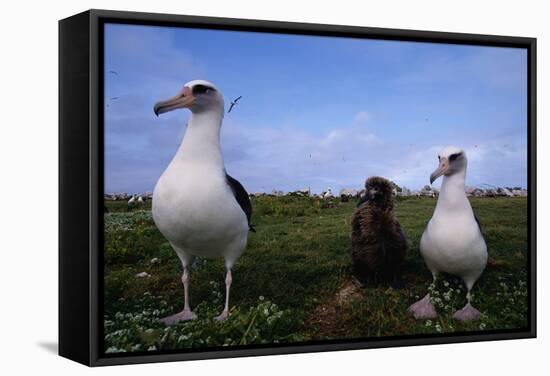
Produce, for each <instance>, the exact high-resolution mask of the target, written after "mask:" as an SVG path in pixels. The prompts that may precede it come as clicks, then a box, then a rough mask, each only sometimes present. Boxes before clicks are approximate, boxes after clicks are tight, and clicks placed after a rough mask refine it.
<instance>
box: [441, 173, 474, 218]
mask: <svg viewBox="0 0 550 376" xmlns="http://www.w3.org/2000/svg"><path fill="white" fill-rule="evenodd" d="M465 181H466V170H465V169H464V170H462V171H460V172H457V173H454V174H453V175H450V176H445V177H443V183H442V184H441V190H440V192H439V198H438V200H437V205H436V208H435V211H436V213H437V212H438V211H439V210H460V209H464V208H468V207H470V202H469V201H468V197H466V188H465Z"/></svg>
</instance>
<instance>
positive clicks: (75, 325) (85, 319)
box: [59, 10, 536, 366]
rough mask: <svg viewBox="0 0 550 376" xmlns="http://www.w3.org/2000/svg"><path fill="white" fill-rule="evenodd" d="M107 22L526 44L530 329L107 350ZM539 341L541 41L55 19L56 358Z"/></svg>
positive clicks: (112, 360) (172, 20) (205, 21)
mask: <svg viewBox="0 0 550 376" xmlns="http://www.w3.org/2000/svg"><path fill="white" fill-rule="evenodd" d="M105 22H116V23H127V24H146V25H159V26H160V25H162V26H183V27H193V28H207V29H218V30H238V31H254V32H269V33H284V34H300V35H323V36H340V37H347V38H373V39H382V40H399V41H422V42H433V43H451V44H466V45H481V46H503V47H520V48H525V49H527V55H528V80H527V82H528V84H527V90H528V104H527V106H528V175H527V176H528V188H529V195H528V231H529V236H528V245H529V252H528V267H529V281H528V288H529V318H528V319H529V327H528V328H527V329H526V330H508V331H493V332H490V333H487V332H483V333H467V334H460V333H456V334H452V335H451V334H445V335H424V336H422V337H414V336H407V337H391V338H376V339H369V340H346V341H332V342H308V343H306V344H303V345H302V344H295V345H280V346H276V345H266V346H255V347H253V346H249V347H236V348H229V347H226V348H223V349H222V348H216V349H208V350H201V349H193V350H189V351H186V352H181V351H179V352H171V353H154V354H144V353H141V354H136V355H127V354H116V355H106V354H103V353H102V351H101V346H102V335H101V328H102V319H103V313H102V302H103V300H102V280H103V278H102V270H103V269H102V247H101V244H102V236H103V235H102V231H103V223H102V216H103V128H102V127H103V109H102V103H103V99H102V96H103V70H102V61H103V55H102V53H103V51H102V41H103V34H102V32H103V28H102V25H103V24H104V23H105ZM534 337H536V39H535V38H525V37H510V36H495V35H479V34H461V33H445V32H432V31H416V30H400V29H383V28H370V27H356V26H337V25H320V24H307V23H294V22H274V21H259V20H246V19H229V18H214V17H198V16H182V15H170V14H153V13H137V12H120V11H108V10H88V11H86V12H83V13H80V14H78V15H75V16H72V17H69V18H66V19H63V20H61V21H59V354H60V355H61V356H64V357H66V358H69V359H72V360H74V361H77V362H80V363H82V364H85V365H88V366H104V365H115V364H129V363H145V362H165V361H175V360H191V359H208V358H227V357H242V356H257V355H269V354H290V353H304V352H318V351H334V350H350V349H367V348H382V347H394V346H413V345H427V344H443V343H456V342H473V341H493V340H504V339H519V338H534Z"/></svg>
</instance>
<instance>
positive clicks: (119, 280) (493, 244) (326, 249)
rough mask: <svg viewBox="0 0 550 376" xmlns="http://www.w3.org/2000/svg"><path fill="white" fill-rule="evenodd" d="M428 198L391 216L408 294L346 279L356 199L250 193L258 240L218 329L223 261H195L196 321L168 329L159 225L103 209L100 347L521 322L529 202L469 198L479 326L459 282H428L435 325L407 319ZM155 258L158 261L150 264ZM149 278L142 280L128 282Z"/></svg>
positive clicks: (176, 304)
mask: <svg viewBox="0 0 550 376" xmlns="http://www.w3.org/2000/svg"><path fill="white" fill-rule="evenodd" d="M435 203H436V201H435V200H434V199H430V198H421V199H417V198H406V199H401V200H399V201H398V202H397V203H396V214H397V216H398V218H399V220H400V221H401V224H402V227H403V228H404V229H405V231H406V233H407V235H408V238H409V240H410V243H411V249H410V252H409V254H408V256H407V260H406V266H405V274H404V282H405V288H403V289H400V290H394V289H391V288H388V287H387V286H378V287H373V288H368V289H359V288H357V287H356V285H355V284H354V283H353V282H352V278H351V275H350V257H349V250H350V218H351V214H352V213H353V211H354V209H355V202H347V203H341V202H339V201H338V200H336V205H335V206H334V207H330V208H326V205H323V202H322V201H321V200H319V199H315V198H301V197H269V196H265V197H257V198H254V199H253V208H254V215H253V220H252V222H253V223H254V225H255V226H256V231H257V232H256V233H251V234H250V236H249V243H248V248H247V250H246V252H245V254H244V255H243V256H242V257H241V259H240V260H239V261H238V263H237V264H236V266H235V268H234V272H233V285H232V289H231V302H230V303H231V306H232V311H231V315H230V317H229V318H228V319H227V320H226V321H224V322H222V323H218V322H216V321H215V320H213V317H214V316H215V315H216V314H218V313H219V312H221V309H222V304H223V293H224V288H223V287H224V286H223V281H224V268H223V261H222V260H221V259H220V260H200V259H197V260H196V262H195V263H194V265H193V267H192V271H191V284H190V300H191V305H192V307H193V309H194V310H195V311H196V313H197V314H198V316H199V318H198V319H197V320H193V321H191V322H185V323H179V324H177V325H174V326H172V327H170V328H165V327H164V326H163V325H162V324H161V323H159V322H158V318H160V317H163V316H166V315H168V314H172V313H175V312H178V311H179V310H181V308H182V307H183V289H182V286H181V281H180V276H181V265H180V263H179V260H178V259H177V257H176V255H175V253H174V252H173V251H172V249H171V248H170V246H169V244H168V243H167V241H166V240H165V239H164V238H163V237H162V235H161V234H160V233H159V232H158V230H157V229H156V227H155V225H154V223H153V220H152V218H151V213H150V203H149V202H148V203H145V204H144V205H143V206H137V207H134V208H128V206H127V205H126V203H124V202H106V204H105V205H106V208H107V210H108V212H107V213H105V266H104V271H105V273H104V278H105V279H104V283H105V294H104V298H105V304H104V308H105V312H104V314H105V316H104V317H105V350H106V351H107V352H120V351H148V350H149V351H156V350H164V349H184V348H189V347H204V346H209V347H212V346H228V345H246V344H264V343H284V342H296V341H309V340H321V339H339V338H340V339H341V338H359V337H360V338H365V337H378V336H395V335H408V334H423V333H449V332H464V331H480V330H495V329H516V328H525V327H526V326H527V309H528V303H527V302H528V297H527V283H526V282H527V252H528V249H527V199H526V198H471V203H472V206H473V207H474V209H475V211H476V214H477V216H478V217H479V219H480V221H481V223H482V225H483V232H484V235H485V240H486V242H487V244H488V248H489V255H490V259H491V263H490V266H488V268H487V269H486V270H485V272H484V274H483V276H482V277H481V279H480V280H479V281H478V283H477V285H476V286H475V287H474V290H473V294H474V301H473V302H474V305H475V306H476V307H477V308H478V309H479V310H480V311H481V312H482V318H481V320H480V321H477V322H470V323H459V322H457V321H456V320H454V319H453V318H452V314H453V313H454V312H455V311H456V310H457V309H459V308H461V307H462V306H463V305H464V303H465V291H464V288H463V286H462V284H461V282H460V281H459V280H457V279H456V278H454V277H452V276H443V278H441V279H440V280H439V282H438V284H437V286H435V291H434V292H433V297H434V302H435V304H436V306H437V309H438V313H439V315H438V318H437V319H435V320H425V321H424V320H421V321H417V320H414V319H413V318H412V317H411V316H410V315H409V314H408V313H407V308H408V306H409V305H410V304H411V303H413V302H414V301H416V300H417V299H418V298H419V297H422V296H423V295H425V293H426V291H427V288H428V285H429V284H430V281H431V276H430V274H429V272H428V270H427V269H426V267H425V266H424V262H423V260H422V258H421V257H420V254H419V250H418V246H419V241H420V236H421V235H422V232H423V230H424V227H425V225H426V223H427V221H428V220H429V218H430V216H431V214H432V212H433V209H434V206H435ZM154 258H156V259H157V260H154V261H153V262H151V260H153V259H154ZM140 272H147V273H148V274H149V275H150V276H149V277H144V278H137V277H136V274H137V273H140Z"/></svg>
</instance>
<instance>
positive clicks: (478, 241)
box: [409, 146, 487, 321]
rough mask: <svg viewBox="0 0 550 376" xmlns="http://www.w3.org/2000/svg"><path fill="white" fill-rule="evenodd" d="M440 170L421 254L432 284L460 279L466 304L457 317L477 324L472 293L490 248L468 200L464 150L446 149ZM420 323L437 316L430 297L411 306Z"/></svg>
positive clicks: (466, 162) (410, 309)
mask: <svg viewBox="0 0 550 376" xmlns="http://www.w3.org/2000/svg"><path fill="white" fill-rule="evenodd" d="M438 159H439V167H438V168H437V169H436V170H435V171H434V172H433V173H432V175H431V176H430V183H433V182H434V180H435V179H437V178H438V177H440V176H442V175H443V183H442V184H441V191H440V193H439V198H438V200H437V205H436V207H435V211H434V213H433V216H432V218H431V219H430V222H428V226H427V227H426V229H425V230H424V233H423V234H422V238H421V239H420V253H421V254H422V257H423V258H424V261H425V262H426V266H427V267H428V269H430V271H431V272H432V276H433V283H435V280H436V278H437V276H438V274H439V273H440V272H445V273H449V274H452V275H456V276H458V277H461V278H462V280H463V281H464V283H465V285H466V289H467V294H466V299H467V303H466V305H465V306H464V308H462V309H460V310H458V311H457V312H456V313H455V314H454V318H455V319H457V320H459V321H468V320H477V319H478V318H479V316H480V312H479V311H478V310H477V309H475V308H474V307H473V306H472V305H471V294H470V291H471V290H472V287H473V286H474V283H475V282H476V281H477V280H478V278H479V277H480V276H481V273H483V270H484V269H485V266H486V265H487V245H486V244H485V240H484V239H483V235H482V233H481V228H480V226H479V222H478V220H477V218H476V216H475V214H474V211H473V210H472V206H471V205H470V201H468V198H467V197H466V190H465V180H466V167H467V164H468V160H467V159H466V153H465V152H464V150H462V149H460V148H457V147H455V146H448V147H445V148H444V149H443V150H442V151H441V152H440V153H439V155H438ZM409 311H410V312H411V313H412V314H413V315H414V317H415V318H417V319H425V318H434V317H435V316H436V315H437V314H436V312H435V308H434V307H433V305H432V303H431V299H430V295H429V294H427V295H426V296H425V297H424V298H423V299H421V300H420V301H418V302H416V303H414V304H413V305H411V306H410V308H409Z"/></svg>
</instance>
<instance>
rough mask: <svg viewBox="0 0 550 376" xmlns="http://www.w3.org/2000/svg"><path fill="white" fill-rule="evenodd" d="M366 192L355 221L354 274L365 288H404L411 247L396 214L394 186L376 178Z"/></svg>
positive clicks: (356, 212) (352, 250)
mask: <svg viewBox="0 0 550 376" xmlns="http://www.w3.org/2000/svg"><path fill="white" fill-rule="evenodd" d="M365 189H366V192H365V196H363V198H362V199H361V200H360V201H359V203H358V204H357V210H356V211H355V213H354V214H353V218H352V221H351V226H352V232H351V257H352V261H353V268H352V271H353V274H354V276H355V277H356V278H357V279H358V280H359V282H360V283H361V284H362V285H363V287H367V286H368V285H370V284H376V283H380V282H390V283H391V285H392V287H394V288H400V287H402V282H401V265H402V264H403V260H404V259H405V255H406V253H407V249H408V243H407V238H406V237H405V234H404V233H403V230H402V229H401V225H400V224H399V222H398V221H397V219H396V218H395V215H394V212H393V190H392V186H391V184H390V182H389V181H388V180H386V179H384V178H381V177H378V176H372V177H370V178H368V179H367V182H366V183H365Z"/></svg>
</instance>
